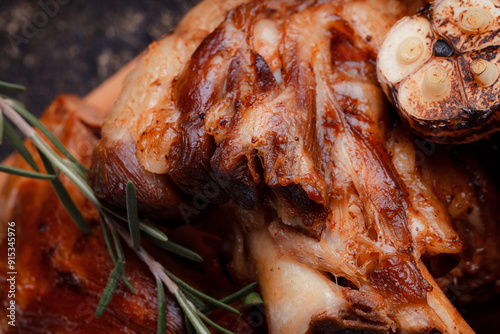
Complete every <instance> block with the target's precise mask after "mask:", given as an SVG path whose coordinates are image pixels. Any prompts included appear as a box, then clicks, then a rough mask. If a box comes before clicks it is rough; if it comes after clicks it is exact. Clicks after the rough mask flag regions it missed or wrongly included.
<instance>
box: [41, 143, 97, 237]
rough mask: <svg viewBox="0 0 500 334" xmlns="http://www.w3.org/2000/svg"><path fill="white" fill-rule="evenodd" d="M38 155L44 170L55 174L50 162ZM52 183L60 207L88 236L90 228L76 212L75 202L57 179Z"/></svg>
mask: <svg viewBox="0 0 500 334" xmlns="http://www.w3.org/2000/svg"><path fill="white" fill-rule="evenodd" d="M38 153H39V154H40V158H41V159H42V163H43V165H44V167H45V170H46V171H47V173H49V174H56V171H55V169H54V167H53V166H52V164H51V163H50V161H49V160H48V159H47V157H45V156H44V155H43V153H42V152H40V151H39V152H38ZM50 182H51V183H52V187H53V188H54V191H55V192H56V195H57V197H58V198H59V200H60V201H61V203H62V205H63V206H64V208H65V209H66V211H67V212H68V214H69V215H70V217H71V219H73V221H74V222H75V223H76V225H78V227H80V229H81V230H82V231H83V232H85V233H87V234H90V227H89V225H88V224H87V222H86V221H85V218H83V216H82V214H81V212H80V210H78V207H77V206H76V204H75V202H73V200H72V199H71V196H70V195H69V193H68V191H67V190H66V188H64V185H63V183H62V182H61V180H60V179H59V178H55V179H53V180H51V181H50Z"/></svg>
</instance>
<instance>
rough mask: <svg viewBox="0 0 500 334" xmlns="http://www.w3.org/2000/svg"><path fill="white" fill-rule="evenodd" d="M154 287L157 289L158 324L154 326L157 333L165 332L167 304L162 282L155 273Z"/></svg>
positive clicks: (163, 333) (162, 333)
mask: <svg viewBox="0 0 500 334" xmlns="http://www.w3.org/2000/svg"><path fill="white" fill-rule="evenodd" d="M155 279H156V289H157V290H158V325H157V327H156V333H157V334H165V329H166V327H167V305H166V302H165V290H164V289H163V282H162V281H161V279H160V278H159V277H158V275H155Z"/></svg>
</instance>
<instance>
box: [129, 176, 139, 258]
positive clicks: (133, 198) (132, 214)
mask: <svg viewBox="0 0 500 334" xmlns="http://www.w3.org/2000/svg"><path fill="white" fill-rule="evenodd" d="M126 192H127V218H128V228H129V231H130V237H131V238H132V245H133V246H134V248H137V247H139V246H140V245H141V241H140V240H141V234H140V232H139V217H137V193H136V191H135V186H134V183H133V182H132V181H128V182H127V189H126Z"/></svg>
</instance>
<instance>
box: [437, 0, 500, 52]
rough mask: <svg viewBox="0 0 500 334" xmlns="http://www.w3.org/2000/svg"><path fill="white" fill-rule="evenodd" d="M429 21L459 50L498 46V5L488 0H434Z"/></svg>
mask: <svg viewBox="0 0 500 334" xmlns="http://www.w3.org/2000/svg"><path fill="white" fill-rule="evenodd" d="M432 23H433V26H434V27H435V29H436V32H437V33H438V34H439V35H441V36H443V37H445V38H446V39H447V40H449V41H451V42H452V44H453V46H454V47H455V49H456V50H457V51H459V52H469V51H475V50H482V49H484V48H486V47H489V46H497V45H500V34H498V33H497V31H498V30H499V29H500V8H497V7H496V6H495V5H494V3H493V2H492V1H489V0H437V1H436V2H435V3H434V9H433V12H432Z"/></svg>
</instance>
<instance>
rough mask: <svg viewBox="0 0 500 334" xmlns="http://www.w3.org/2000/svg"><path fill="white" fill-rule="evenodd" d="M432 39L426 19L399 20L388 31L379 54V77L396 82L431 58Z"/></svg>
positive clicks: (393, 83) (391, 82)
mask: <svg viewBox="0 0 500 334" xmlns="http://www.w3.org/2000/svg"><path fill="white" fill-rule="evenodd" d="M434 39H435V38H434V33H433V32H432V29H431V25H430V22H429V21H428V20H427V19H425V18H423V17H411V18H410V17H408V18H404V19H402V20H400V21H399V22H398V23H396V24H395V25H394V26H393V27H392V29H391V30H390V31H389V33H388V34H387V37H386V39H385V41H384V43H383V44H382V47H381V49H380V52H379V54H378V61H377V66H378V72H379V80H381V81H382V82H387V81H388V82H389V83H390V84H392V85H395V84H397V83H399V82H400V81H401V80H403V79H404V78H406V77H407V76H408V75H410V74H412V73H414V72H415V71H416V70H418V69H419V68H420V67H421V66H422V65H423V64H425V63H426V62H427V61H428V60H429V59H430V58H431V57H432V47H433V40H434Z"/></svg>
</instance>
